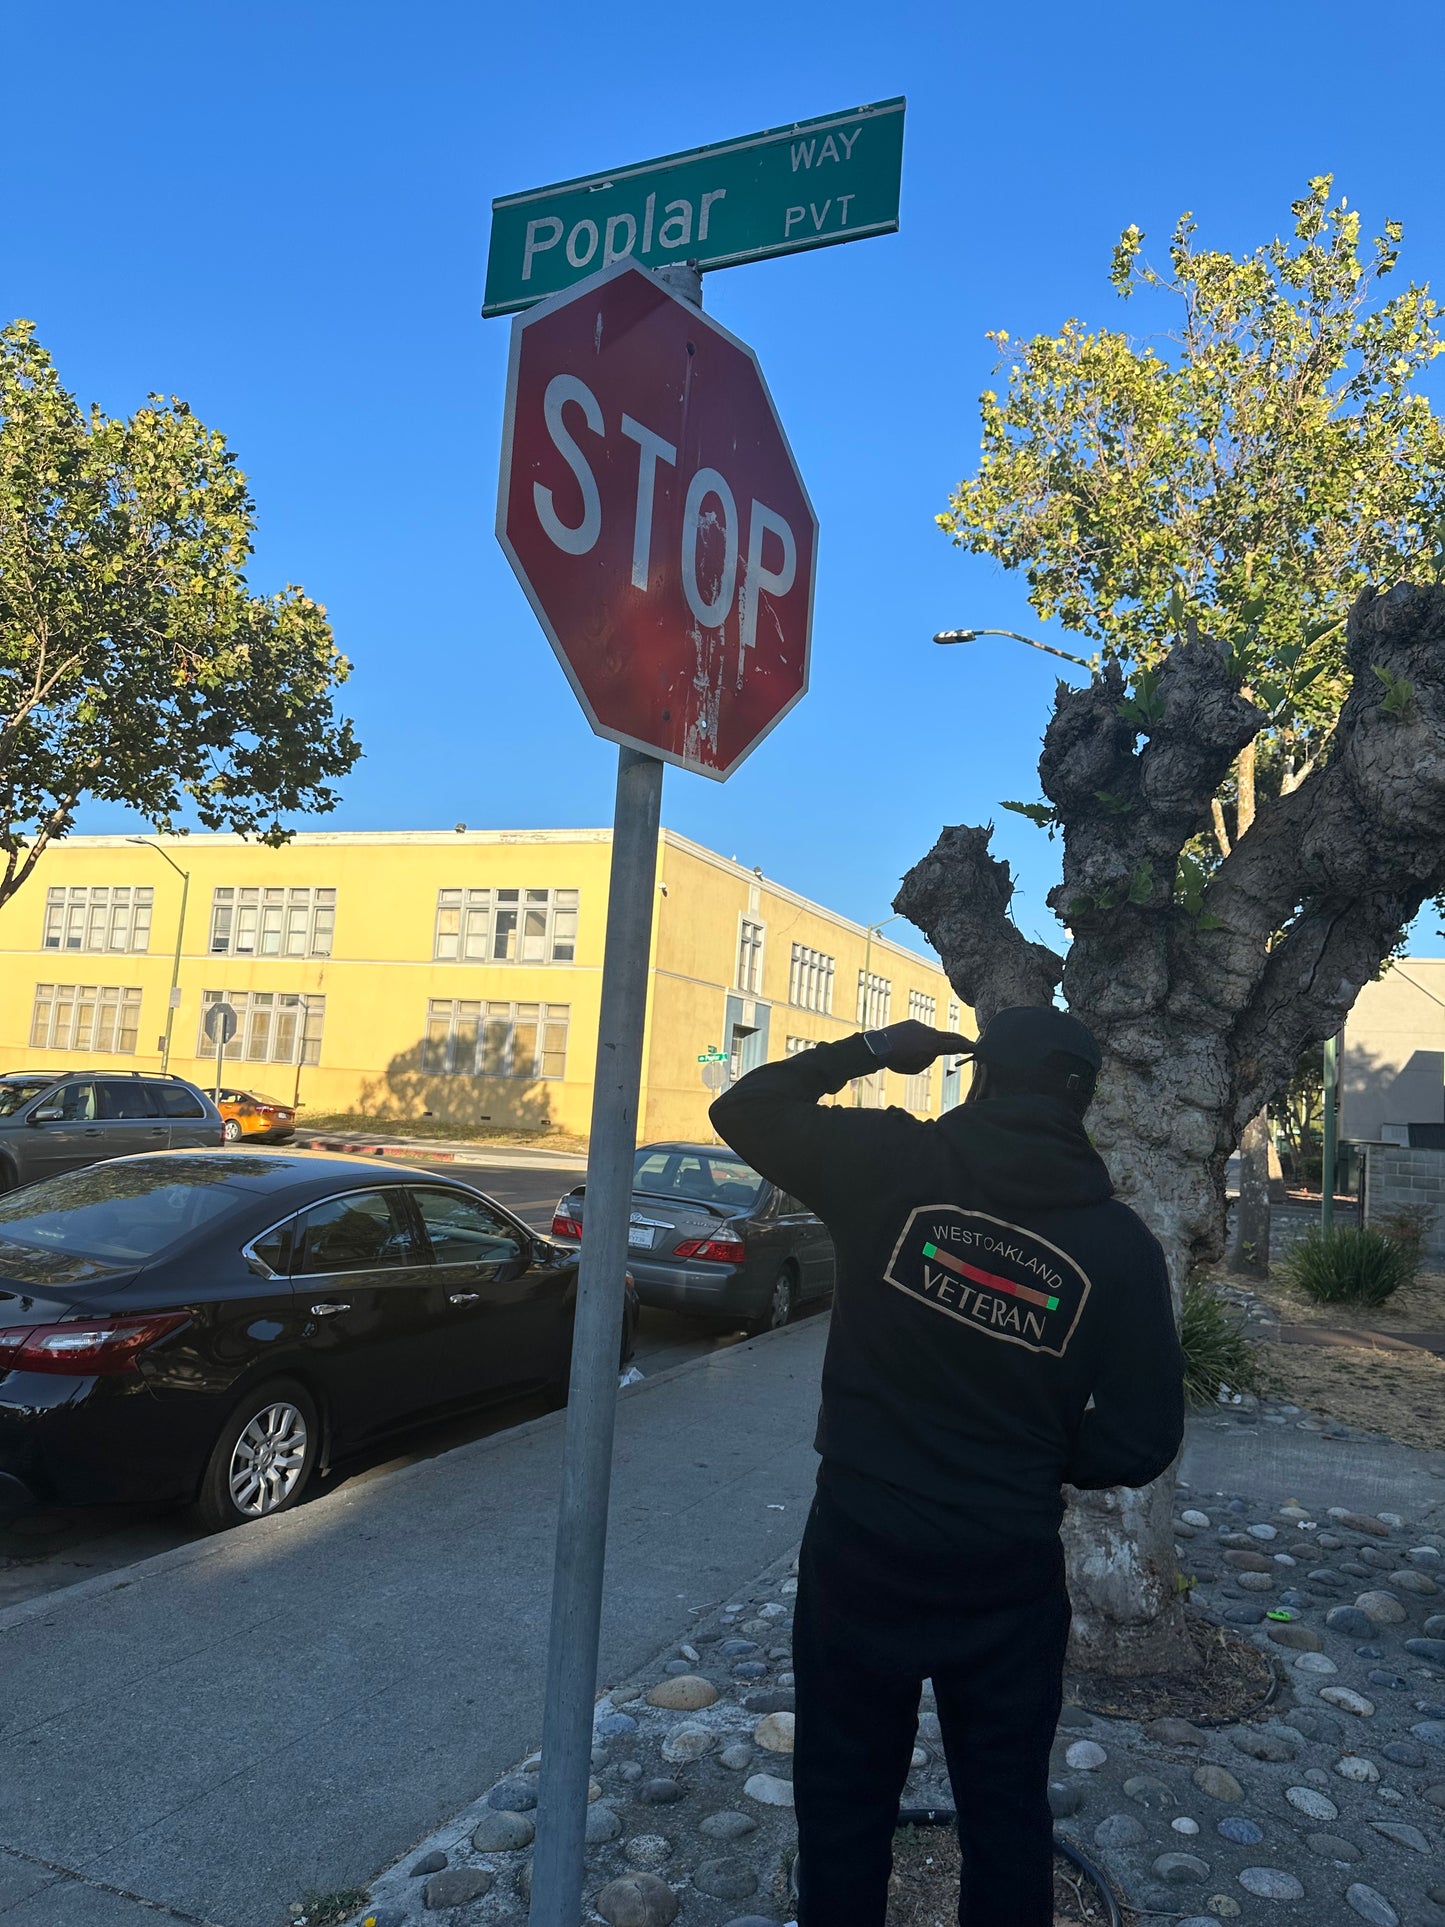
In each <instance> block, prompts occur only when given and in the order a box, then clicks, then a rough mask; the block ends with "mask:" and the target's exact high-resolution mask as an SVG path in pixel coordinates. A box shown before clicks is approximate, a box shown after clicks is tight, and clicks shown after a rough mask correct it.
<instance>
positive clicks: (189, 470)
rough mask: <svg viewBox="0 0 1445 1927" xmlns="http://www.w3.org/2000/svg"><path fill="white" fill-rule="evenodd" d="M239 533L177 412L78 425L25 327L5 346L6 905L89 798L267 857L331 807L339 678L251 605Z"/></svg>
mask: <svg viewBox="0 0 1445 1927" xmlns="http://www.w3.org/2000/svg"><path fill="white" fill-rule="evenodd" d="M253 515H254V504H253V502H252V500H251V496H250V492H249V490H248V488H247V485H246V478H245V476H244V475H243V474H242V473H241V471H240V469H238V468H237V466H236V458H235V456H234V455H233V454H232V453H231V452H230V450H229V449H228V448H227V446H226V443H225V440H224V438H223V437H222V436H221V435H220V434H218V433H217V432H216V431H215V430H214V429H209V428H206V427H205V426H204V425H203V424H202V423H201V422H199V421H198V420H197V419H196V417H195V416H194V415H193V414H192V413H191V412H190V410H189V408H188V407H187V406H186V404H185V403H184V402H181V401H176V400H172V401H171V402H170V403H166V402H164V401H162V400H161V398H160V397H158V396H155V395H152V396H151V397H150V398H149V401H148V403H147V405H146V406H145V407H144V408H141V409H139V410H137V412H136V413H135V414H134V415H133V416H132V417H130V419H129V420H123V419H114V418H111V417H109V416H107V415H105V414H104V413H102V411H101V410H100V409H99V408H96V407H91V408H90V409H89V410H82V409H81V408H79V407H78V406H77V404H76V402H75V400H74V398H73V397H72V396H71V395H69V394H68V393H67V392H66V391H65V389H64V388H63V387H62V386H61V384H60V380H59V377H58V376H57V374H56V371H55V367H54V365H53V363H52V362H51V359H50V357H49V355H48V354H47V353H46V351H45V350H44V348H43V347H42V346H41V345H40V343H39V342H38V341H37V340H36V338H35V330H34V328H33V326H32V325H31V324H30V323H29V322H25V321H17V322H15V323H13V324H12V325H11V326H10V327H8V328H5V329H4V330H0V857H3V859H4V865H3V870H0V903H4V902H5V901H7V900H8V898H10V897H11V896H12V895H13V894H14V893H15V891H16V890H18V889H19V888H20V886H21V884H23V883H24V882H25V880H26V878H27V877H28V876H29V875H30V873H31V871H32V870H33V869H34V867H35V864H36V862H37V860H38V859H39V857H40V856H41V854H42V852H43V851H44V850H45V849H46V847H47V846H48V845H49V844H50V843H52V842H54V841H55V839H56V838H57V837H62V836H64V835H65V833H66V832H67V831H68V830H69V829H70V827H71V825H72V823H73V822H74V818H75V812H76V809H77V807H78V805H79V803H80V801H81V798H82V797H85V796H91V797H95V798H97V799H99V800H101V801H104V802H111V803H123V804H125V805H127V806H128V807H130V808H132V809H135V810H139V811H140V812H141V813H142V814H144V815H145V816H147V817H148V818H149V819H150V821H151V822H152V823H153V824H154V825H155V826H156V828H157V829H159V830H163V831H164V830H169V829H172V828H173V827H174V819H175V817H176V815H177V814H178V812H180V811H181V810H182V808H183V807H185V806H186V805H187V804H189V805H190V806H191V807H192V808H193V809H194V810H195V813H196V815H197V816H198V817H199V819H200V821H201V822H202V823H203V824H204V825H205V827H206V828H207V829H211V830H217V829H226V830H234V831H239V832H240V833H241V834H242V835H246V836H255V837H259V838H260V839H261V840H262V841H264V842H268V843H279V842H282V841H284V840H285V838H286V836H287V834H288V832H287V830H286V829H285V828H284V826H283V822H282V818H283V816H284V815H285V814H287V813H289V812H293V811H307V812H310V811H325V810H329V809H332V808H333V807H334V806H335V803H336V800H337V794H336V791H335V790H334V789H332V788H331V787H330V785H329V779H331V778H334V777H338V776H342V775H344V774H345V772H346V771H347V770H349V769H350V768H351V766H352V764H353V763H354V762H355V761H356V759H357V757H358V756H359V755H360V753H361V751H360V747H359V745H358V744H357V742H356V739H355V737H354V735H353V734H352V729H351V725H350V723H349V722H345V721H338V719H337V718H336V715H335V712H334V710H333V707H332V698H333V695H334V692H335V690H336V688H337V686H338V685H339V684H340V683H342V682H344V681H345V679H346V677H347V675H348V673H349V670H350V665H349V664H348V663H347V661H346V658H345V657H344V656H342V655H341V654H340V653H339V652H338V650H337V649H336V647H335V644H334V643H333V641H332V637H331V627H330V624H329V623H328V622H327V620H326V611H325V609H323V608H322V606H321V605H320V603H317V602H313V601H312V600H311V598H310V597H309V596H307V595H306V594H305V593H304V592H303V591H302V590H301V589H299V588H296V587H294V586H290V587H287V588H286V589H285V590H284V591H282V592H281V593H280V594H279V595H269V596H261V595H253V594H252V593H251V591H250V589H249V588H248V586H247V583H246V578H245V575H244V573H243V570H244V566H245V563H246V559H247V557H248V556H249V555H250V553H251V531H252V524H253Z"/></svg>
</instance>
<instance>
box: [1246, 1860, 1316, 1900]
mask: <svg viewBox="0 0 1445 1927" xmlns="http://www.w3.org/2000/svg"><path fill="white" fill-rule="evenodd" d="M1239 1884H1240V1886H1241V1887H1243V1889H1244V1891H1245V1892H1246V1893H1249V1894H1256V1895H1257V1896H1258V1897H1259V1899H1261V1900H1303V1899H1304V1891H1305V1890H1304V1888H1303V1886H1302V1885H1301V1884H1300V1882H1299V1881H1298V1880H1296V1879H1295V1877H1294V1875H1293V1874H1292V1873H1285V1872H1284V1871H1283V1870H1282V1869H1281V1868H1279V1867H1246V1868H1245V1869H1244V1871H1243V1872H1242V1873H1241V1874H1240V1876H1239Z"/></svg>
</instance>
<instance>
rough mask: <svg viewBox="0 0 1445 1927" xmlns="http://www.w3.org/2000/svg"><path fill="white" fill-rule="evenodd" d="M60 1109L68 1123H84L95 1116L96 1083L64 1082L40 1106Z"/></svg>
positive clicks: (43, 1108)
mask: <svg viewBox="0 0 1445 1927" xmlns="http://www.w3.org/2000/svg"><path fill="white" fill-rule="evenodd" d="M40 1108H41V1109H42V1110H44V1111H48V1110H51V1109H54V1110H57V1111H59V1113H60V1115H61V1117H62V1118H64V1120H65V1122H66V1123H67V1124H84V1123H86V1122H87V1121H88V1120H89V1119H91V1118H93V1117H94V1116H95V1086H94V1084H62V1085H61V1087H60V1089H59V1090H58V1091H55V1092H54V1093H52V1095H50V1096H49V1097H47V1098H46V1100H45V1102H44V1103H43V1104H42V1105H41V1107H40Z"/></svg>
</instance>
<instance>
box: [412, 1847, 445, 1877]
mask: <svg viewBox="0 0 1445 1927" xmlns="http://www.w3.org/2000/svg"><path fill="white" fill-rule="evenodd" d="M446 1864H447V1857H446V1855H445V1854H444V1853H439V1852H436V1851H433V1852H431V1853H424V1854H423V1855H422V1857H421V1859H420V1860H418V1861H417V1862H416V1864H415V1865H414V1866H413V1868H412V1870H411V1877H412V1879H413V1880H420V1879H421V1878H422V1877H423V1876H424V1875H425V1874H429V1873H440V1872H441V1870H442V1868H443V1867H444V1866H445V1865H446Z"/></svg>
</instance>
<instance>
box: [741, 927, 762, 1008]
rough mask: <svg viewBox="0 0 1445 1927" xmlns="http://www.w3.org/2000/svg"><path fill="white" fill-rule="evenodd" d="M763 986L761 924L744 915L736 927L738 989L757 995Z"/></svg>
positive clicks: (750, 994)
mask: <svg viewBox="0 0 1445 1927" xmlns="http://www.w3.org/2000/svg"><path fill="white" fill-rule="evenodd" d="M762 988H763V925H762V924H760V923H754V921H753V919H752V918H751V917H744V918H743V920H742V922H741V924H740V925H739V927H738V989H739V990H745V991H747V992H748V994H749V996H752V997H757V996H760V995H761V994H762Z"/></svg>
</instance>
